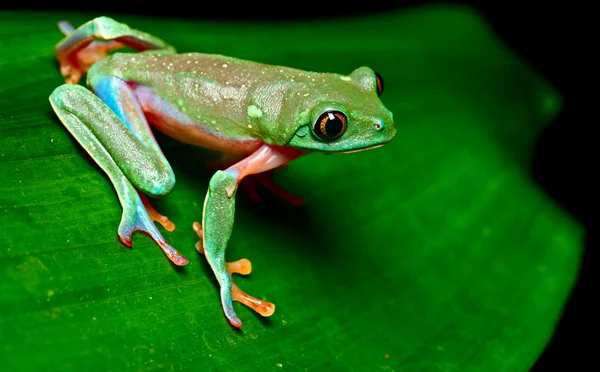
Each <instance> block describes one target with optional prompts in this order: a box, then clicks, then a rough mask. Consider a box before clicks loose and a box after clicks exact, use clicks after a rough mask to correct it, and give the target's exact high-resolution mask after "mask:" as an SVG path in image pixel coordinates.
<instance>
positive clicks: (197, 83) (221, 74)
mask: <svg viewBox="0 0 600 372" xmlns="http://www.w3.org/2000/svg"><path fill="white" fill-rule="evenodd" d="M288 70H289V71H296V70H294V69H291V68H285V67H281V68H279V67H277V66H271V65H266V64H261V63H257V62H252V61H246V60H240V59H236V58H232V57H227V56H222V55H214V54H202V53H189V54H153V53H138V54H128V53H116V54H114V55H112V56H110V57H107V58H105V59H103V60H100V61H98V62H97V63H95V64H94V65H93V66H92V68H91V69H90V70H89V72H88V85H89V86H91V87H93V86H95V85H96V83H97V82H98V81H99V80H101V79H103V78H104V77H107V76H115V77H118V78H120V79H122V80H124V81H126V82H128V84H129V85H130V86H131V87H133V88H134V89H135V92H136V94H137V96H138V99H139V100H140V102H141V104H142V108H143V110H144V112H145V113H146V114H147V115H148V114H149V115H150V116H151V117H152V118H151V119H152V121H153V124H155V125H156V126H157V127H158V129H159V130H161V131H170V130H171V131H172V132H171V133H168V134H169V135H172V136H174V137H176V138H178V139H179V140H181V141H183V142H188V143H195V144H197V145H203V144H200V143H196V141H192V140H190V139H189V138H186V136H194V135H197V134H198V133H199V131H203V132H206V133H209V134H210V135H214V136H217V137H219V138H222V139H224V140H229V141H236V142H243V141H246V142H256V141H265V142H267V143H271V144H276V145H283V144H285V142H286V141H287V140H288V137H289V135H290V134H288V133H286V131H285V130H272V129H273V128H275V127H276V126H277V124H276V121H277V120H279V110H280V106H281V102H282V101H283V99H284V98H283V97H285V95H286V90H287V89H288V88H289V86H285V85H282V84H279V83H274V81H277V76H276V75H277V74H281V73H285V71H288ZM260 100H263V101H264V100H268V104H265V105H262V107H265V109H264V110H263V112H261V114H260V115H255V114H256V110H254V111H253V110H252V108H255V107H256V105H257V101H260ZM278 100H279V102H278ZM176 122H177V123H176ZM180 124H183V125H184V126H185V131H183V130H182V128H181V125H180ZM175 127H177V128H179V129H177V130H176V131H174V130H173V128H175ZM190 128H193V130H191V129H190ZM268 131H271V132H275V133H278V134H277V135H276V136H269V133H267V132H268ZM190 138H191V137H190ZM209 147H213V148H214V146H209Z"/></svg>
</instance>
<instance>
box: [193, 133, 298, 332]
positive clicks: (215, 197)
mask: <svg viewBox="0 0 600 372" xmlns="http://www.w3.org/2000/svg"><path fill="white" fill-rule="evenodd" d="M302 154H303V153H302V152H301V151H300V150H297V149H293V148H288V147H277V146H271V145H266V144H265V145H263V146H261V147H260V148H259V149H258V150H256V152H254V153H253V154H252V155H250V156H248V157H247V158H245V159H243V160H241V161H240V162H238V163H236V164H234V165H232V166H231V167H229V168H227V169H226V170H225V171H217V172H216V173H215V174H214V176H213V177H212V178H211V180H210V184H209V187H208V192H207V194H206V199H205V201H204V210H203V216H202V219H203V223H202V226H200V225H199V224H197V223H195V225H194V226H195V230H196V231H197V232H199V231H201V232H202V233H201V234H200V233H199V234H198V235H199V236H200V237H201V239H202V241H201V247H202V249H203V253H204V254H205V255H206V259H207V261H208V263H209V264H210V266H211V268H212V270H213V272H214V274H215V276H216V277H217V280H218V282H219V285H220V287H221V290H220V292H221V305H222V307H223V311H224V312H225V316H227V318H228V319H229V322H230V323H231V324H232V325H234V326H235V327H238V328H241V327H242V322H241V321H240V319H239V318H238V317H237V315H236V314H235V311H234V310H233V304H232V300H237V301H239V302H242V303H243V304H245V305H247V306H250V307H251V308H252V309H253V310H256V311H257V312H258V313H259V314H261V315H264V316H268V315H271V314H272V312H273V310H274V305H272V304H269V303H265V302H262V301H260V300H257V299H255V298H253V297H251V296H248V295H246V294H245V293H244V292H242V291H241V290H239V288H237V287H236V286H235V285H234V284H233V283H232V279H231V275H230V273H231V272H239V271H232V268H231V267H232V266H231V265H230V268H229V271H228V268H227V263H226V261H225V249H226V248H227V244H228V242H229V237H230V236H231V232H232V229H233V221H234V211H235V194H236V191H237V188H238V185H239V183H240V181H241V180H242V179H243V178H244V177H245V176H248V175H250V174H257V173H262V172H266V171H269V170H271V169H274V168H277V167H279V166H281V165H283V164H286V163H288V162H289V161H291V160H293V159H296V158H297V157H299V156H301V155H302ZM238 262H239V261H238ZM248 265H249V262H248ZM234 270H236V269H234ZM242 271H243V270H242ZM232 291H233V292H232Z"/></svg>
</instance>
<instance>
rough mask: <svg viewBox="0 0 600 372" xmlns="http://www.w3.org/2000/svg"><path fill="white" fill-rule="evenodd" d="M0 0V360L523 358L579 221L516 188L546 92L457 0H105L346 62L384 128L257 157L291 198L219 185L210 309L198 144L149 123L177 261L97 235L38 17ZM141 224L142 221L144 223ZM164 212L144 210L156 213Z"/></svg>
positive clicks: (444, 362)
mask: <svg viewBox="0 0 600 372" xmlns="http://www.w3.org/2000/svg"><path fill="white" fill-rule="evenodd" d="M94 16H97V14H93V15H92V14H68V15H65V14H52V13H10V12H4V13H0V47H1V50H2V56H1V57H0V226H1V227H2V228H1V230H0V241H1V242H2V247H1V248H0V360H2V364H3V369H4V370H7V371H14V370H40V369H43V370H46V371H48V370H56V371H68V370H75V371H81V370H90V369H94V370H103V371H104V370H112V371H126V370H136V371H137V370H144V371H146V370H148V371H149V370H195V369H199V370H219V371H236V370H247V371H254V370H330V371H337V370H364V371H377V370H389V371H525V370H528V369H529V368H530V366H531V365H532V364H533V363H534V361H535V360H536V358H537V357H538V356H539V354H540V352H541V351H542V350H543V348H544V346H545V345H546V343H547V342H548V340H549V338H550V336H551V334H552V331H553V327H554V325H555V324H556V322H557V319H558V318H559V316H560V313H561V310H562V306H563V305H564V302H565V300H566V298H567V296H568V294H569V291H570V289H571V287H572V285H573V282H574V280H575V278H576V274H577V265H578V262H579V259H580V257H581V250H582V228H581V226H579V225H578V224H577V223H576V222H575V221H574V220H573V219H572V218H570V217H569V216H568V215H567V214H566V213H565V212H564V211H563V210H561V209H560V208H559V207H558V206H557V205H555V204H554V203H553V202H552V200H551V199H550V198H549V197H547V196H546V195H545V194H544V192H543V191H542V190H541V189H540V188H539V187H538V186H536V184H535V183H534V182H533V180H532V178H531V176H530V174H529V160H530V158H531V155H532V147H533V144H534V142H535V140H536V137H537V135H538V134H539V133H540V131H541V129H542V128H543V127H544V126H545V125H547V124H548V123H549V121H550V120H551V119H552V118H553V117H554V115H555V114H556V113H557V111H558V109H559V107H560V97H559V96H558V95H557V93H556V92H555V91H554V90H553V89H552V87H550V86H549V85H548V84H547V83H546V82H545V81H544V80H543V79H541V78H540V76H538V75H537V74H536V73H535V72H533V71H531V70H530V69H529V68H528V67H527V66H525V65H524V63H523V62H522V61H521V60H520V59H519V58H517V57H516V56H515V55H514V54H513V52H512V51H511V50H509V49H507V47H506V46H505V45H504V44H503V43H502V42H501V41H500V40H499V39H498V38H497V37H496V36H495V35H494V34H493V33H492V31H491V30H490V28H489V27H488V26H487V25H486V24H485V22H484V20H483V19H482V17H480V16H479V15H478V14H476V13H474V12H473V11H471V10H469V9H467V8H462V7H448V6H431V7H425V8H414V9H411V10H407V11H401V12H391V13H387V14H380V15H369V16H361V17H352V18H347V19H336V18H331V19H326V20H319V21H298V22H286V23H248V22H246V23H244V22H206V21H202V22H200V21H190V20H179V19H152V18H142V17H133V16H117V17H115V18H116V19H117V20H119V21H122V22H125V23H127V24H129V25H130V26H132V27H134V28H137V29H141V30H144V31H147V32H149V33H152V34H154V35H157V36H159V37H161V38H162V39H164V40H166V41H167V42H169V43H171V44H172V45H174V46H175V47H176V48H177V49H178V51H179V52H192V51H197V52H206V53H218V54H225V55H230V56H234V57H238V58H244V59H250V60H255V61H259V62H264V63H270V64H279V65H288V66H291V67H296V68H301V69H306V70H313V71H328V72H338V73H349V72H350V71H352V70H353V69H354V68H356V67H358V66H361V65H367V66H370V67H372V68H374V69H375V70H376V71H378V72H379V73H380V74H381V75H382V76H383V78H384V80H385V84H386V85H385V92H384V94H383V96H382V99H383V101H384V103H385V104H386V106H387V107H388V108H389V109H390V110H392V112H393V113H394V118H395V121H396V124H397V129H398V134H397V136H396V138H395V139H394V140H393V141H392V142H391V143H390V144H389V145H387V146H385V147H383V148H380V149H377V150H372V151H367V152H363V153H355V154H348V155H334V156H322V155H319V154H313V155H310V156H307V157H304V158H301V159H299V160H297V161H295V162H293V163H292V164H290V166H289V167H287V168H286V169H285V170H283V171H282V172H280V173H279V174H278V175H277V180H278V182H279V183H280V184H281V185H282V186H284V187H286V188H287V189H288V190H290V191H291V192H293V193H296V194H298V195H300V196H302V197H304V199H305V205H304V206H303V207H300V208H294V207H291V206H287V205H284V204H283V203H282V202H279V201H277V200H274V199H273V198H269V196H268V195H265V198H266V199H267V201H266V202H264V203H260V204H256V203H252V202H250V201H248V200H247V198H245V196H244V194H243V193H239V195H238V206H237V208H236V222H235V227H234V232H233V236H232V238H231V242H230V246H229V248H228V251H227V254H228V259H229V260H235V259H239V258H242V257H247V258H249V259H250V260H251V261H252V263H253V267H254V271H253V273H252V274H251V275H250V276H248V277H239V278H237V283H238V284H239V285H240V287H241V288H243V289H244V290H246V291H247V292H249V293H251V294H254V295H257V296H259V297H263V296H264V298H265V299H267V300H269V301H273V302H274V303H275V304H276V305H277V310H276V312H275V314H274V315H273V316H272V317H270V318H267V319H263V318H261V317H260V316H257V315H255V314H254V313H252V312H251V311H250V310H249V309H247V308H245V307H243V306H241V305H240V304H236V309H237V311H238V315H239V316H240V317H241V319H242V320H243V321H244V328H243V330H242V331H239V332H238V331H235V330H234V329H232V328H231V327H230V326H229V325H228V323H227V321H226V319H225V318H224V316H223V313H222V311H221V307H220V304H219V299H218V291H217V285H216V282H215V280H214V279H213V275H212V272H211V271H210V269H209V267H208V265H207V264H206V263H205V261H204V257H202V256H200V255H198V254H197V253H196V252H195V248H194V244H195V242H196V241H197V237H196V235H195V233H194V232H193V230H192V229H191V226H192V222H193V221H197V220H200V218H201V212H202V210H201V209H202V204H203V199H204V196H205V193H206V187H207V184H208V180H209V178H210V172H209V171H207V170H206V169H204V168H203V164H204V161H205V159H206V156H208V155H210V154H207V152H206V151H202V150H200V149H196V148H192V147H191V146H187V145H183V144H180V143H178V142H175V141H173V140H171V139H169V138H165V137H164V136H159V141H160V143H161V144H162V146H163V149H164V151H165V154H166V156H167V158H168V159H169V160H170V161H171V164H172V166H173V168H174V170H175V173H176V176H177V181H178V183H177V186H176V188H175V190H174V192H173V193H172V194H171V195H170V196H169V197H168V198H165V199H160V200H157V201H156V202H155V206H156V208H157V209H158V210H160V211H161V212H164V213H165V214H166V215H168V216H169V217H170V218H171V219H172V220H173V221H174V222H175V224H176V225H177V229H176V230H175V231H174V232H172V233H165V235H166V237H167V239H168V240H169V241H170V243H171V244H172V245H173V246H174V247H176V248H177V249H179V250H180V251H181V252H182V253H183V254H184V255H186V256H187V257H188V258H189V259H190V261H191V262H190V264H189V265H187V266H186V267H184V268H182V269H176V268H174V267H173V266H172V265H171V264H170V263H169V261H168V260H167V259H166V258H165V257H164V255H163V254H162V253H161V251H160V250H159V248H158V247H157V246H156V245H155V244H154V243H153V241H152V240H151V239H150V238H149V237H147V236H145V235H142V234H136V235H135V236H134V246H133V248H132V249H128V248H126V247H124V246H123V245H122V244H121V243H120V242H119V241H118V239H117V235H116V229H117V226H118V223H119V221H120V217H121V208H120V205H119V202H118V200H117V197H116V194H115V192H114V190H113V188H112V186H111V184H110V183H109V181H108V179H107V177H106V176H105V175H104V174H103V173H102V172H101V171H100V170H99V169H98V168H97V167H95V166H94V165H93V163H92V162H91V161H90V160H89V159H88V158H86V156H84V154H83V150H81V148H80V147H79V146H78V145H77V143H76V142H75V141H74V140H73V139H72V137H71V136H70V135H69V134H68V132H67V131H66V130H65V129H64V127H63V126H62V125H61V123H60V122H59V120H58V119H57V118H56V116H55V114H54V112H53V111H52V109H51V107H50V104H49V102H48V96H49V94H50V93H51V92H52V90H53V89H54V88H55V87H56V86H58V85H59V84H61V83H62V78H61V76H60V74H59V72H58V68H57V65H56V62H55V57H54V51H53V47H54V45H55V43H56V42H58V40H60V38H61V37H62V35H61V34H60V33H59V31H58V29H57V27H56V21H58V20H60V19H68V20H69V21H71V22H72V23H73V24H75V25H79V24H81V23H83V22H85V21H87V20H89V19H91V18H93V17H94ZM161 229H162V228H161ZM163 231H164V230H163Z"/></svg>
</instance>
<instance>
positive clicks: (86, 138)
mask: <svg viewBox="0 0 600 372" xmlns="http://www.w3.org/2000/svg"><path fill="white" fill-rule="evenodd" d="M50 103H51V104H52V107H53V109H54V111H55V112H56V114H57V115H58V117H59V118H60V120H61V121H62V123H63V124H64V126H65V127H66V128H67V129H68V130H69V132H71V134H72V135H73V137H75V139H76V140H77V141H78V142H79V144H81V146H82V147H83V148H84V149H85V150H86V151H87V152H88V153H89V154H90V156H92V158H93V159H94V161H95V162H96V163H97V164H98V165H99V166H100V167H101V168H102V170H104V172H105V173H106V174H107V175H108V177H109V178H110V180H111V182H112V184H113V185H114V187H115V189H116V191H117V194H118V196H119V200H120V202H121V205H122V206H123V217H122V219H121V223H120V225H119V236H120V238H121V240H122V241H123V242H124V243H125V244H127V245H129V246H131V234H132V232H133V231H135V230H142V231H145V232H147V233H148V234H149V235H150V236H151V237H152V238H153V239H154V240H155V241H156V242H157V243H158V245H159V246H160V247H161V249H162V250H163V251H164V253H165V254H166V255H167V257H169V259H170V260H171V261H173V262H174V263H175V264H176V265H185V264H187V262H188V261H187V259H186V258H185V257H183V256H181V255H180V254H179V253H178V252H177V251H176V250H175V249H174V248H173V247H171V246H170V245H169V244H167V242H166V241H165V239H164V238H163V237H162V235H161V234H160V232H159V231H158V230H157V229H156V226H155V225H154V223H153V221H152V219H151V218H150V217H149V216H148V214H147V212H146V210H145V208H144V205H143V202H142V200H141V199H140V197H139V195H138V193H137V191H136V190H135V188H134V187H133V185H132V184H131V183H134V184H135V185H136V186H137V187H138V188H140V189H141V190H143V191H146V190H147V191H148V192H149V193H150V194H155V195H156V194H160V193H161V192H165V191H167V190H170V189H171V188H172V187H173V184H174V182H175V181H174V179H173V177H171V176H170V173H172V171H171V172H168V173H165V172H164V171H163V170H162V169H161V164H160V161H158V162H157V159H156V154H155V153H154V152H153V151H152V150H151V149H150V148H148V147H146V144H145V143H143V142H142V141H140V139H139V138H138V137H137V135H136V134H135V133H134V132H133V131H132V130H130V128H129V127H128V126H127V125H126V124H125V123H123V122H122V121H121V120H120V119H119V117H118V116H117V115H116V114H115V113H114V112H113V111H112V110H111V109H110V108H109V107H108V106H107V105H106V104H105V103H104V102H102V101H101V100H100V99H99V98H98V97H96V96H95V95H94V94H92V93H91V92H90V91H89V90H87V89H86V88H84V87H82V86H79V85H71V84H65V85H61V86H60V87H58V88H56V89H55V90H54V92H52V94H51V95H50ZM165 163H166V160H165ZM162 166H164V164H163V165H162ZM167 166H168V164H167ZM169 170H170V167H169Z"/></svg>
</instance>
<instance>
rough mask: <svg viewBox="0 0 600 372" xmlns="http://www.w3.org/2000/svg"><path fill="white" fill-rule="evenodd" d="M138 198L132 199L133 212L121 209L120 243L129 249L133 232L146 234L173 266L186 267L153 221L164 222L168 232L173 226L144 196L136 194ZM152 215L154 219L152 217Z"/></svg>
mask: <svg viewBox="0 0 600 372" xmlns="http://www.w3.org/2000/svg"><path fill="white" fill-rule="evenodd" d="M138 196H139V198H137V199H135V197H134V200H133V202H134V203H135V205H136V207H135V210H131V209H129V208H124V209H123V218H122V219H121V223H120V224H119V230H118V233H119V238H120V239H121V242H123V244H125V245H126V246H128V247H131V246H132V245H133V243H132V241H131V235H132V234H133V232H134V231H142V232H145V233H146V234H148V235H150V237H151V238H152V239H154V241H155V242H156V244H158V246H159V247H160V248H161V249H162V251H163V252H164V254H165V255H166V256H167V257H168V258H169V260H171V261H172V262H173V263H174V264H175V265H177V266H184V265H187V264H188V263H189V261H188V259H187V258H185V257H184V256H183V255H181V253H179V252H178V251H177V250H176V249H175V248H173V247H171V245H169V243H167V241H166V240H165V238H164V237H163V236H162V235H161V233H160V232H159V231H158V229H157V228H156V225H154V221H157V222H159V223H161V224H163V222H164V224H163V226H164V227H165V229H167V230H169V228H170V227H172V228H173V229H174V228H175V225H174V224H173V223H172V222H171V221H169V219H168V218H167V217H165V216H163V215H161V214H160V213H158V212H156V210H155V209H154V208H153V207H152V206H151V205H150V202H149V201H148V200H147V197H146V196H145V195H143V194H142V193H140V192H138ZM144 200H145V201H144ZM153 214H154V217H152V215H153ZM161 218H162V221H161ZM165 220H166V221H165ZM171 230H172V229H171ZM171 230H169V231H171Z"/></svg>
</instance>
